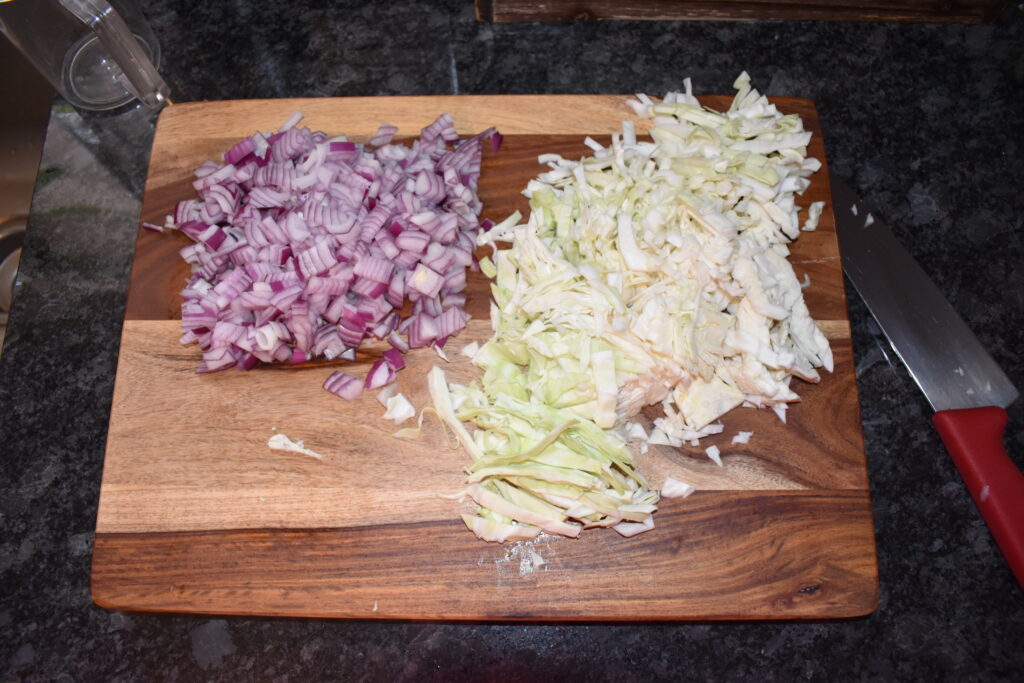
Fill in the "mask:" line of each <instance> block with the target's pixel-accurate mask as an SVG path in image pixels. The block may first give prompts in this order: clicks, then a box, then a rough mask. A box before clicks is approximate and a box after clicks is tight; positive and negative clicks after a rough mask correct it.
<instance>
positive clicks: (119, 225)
mask: <svg viewBox="0 0 1024 683" xmlns="http://www.w3.org/2000/svg"><path fill="white" fill-rule="evenodd" d="M143 6H144V9H145V11H146V14H147V16H148V17H149V19H150V21H151V23H152V25H153V27H154V29H155V31H156V34H157V35H158V36H159V38H160V40H161V42H162V46H163V52H164V64H163V65H162V68H161V70H162V72H163V73H164V75H165V77H166V78H167V80H168V82H169V83H170V85H171V87H172V90H173V92H172V98H173V99H174V100H175V101H177V102H180V101H189V100H205V99H231V98H255V97H297V96H346V95H407V94H453V93H458V94H468V93H605V92H611V93H631V92H647V93H651V94H663V93H664V92H665V91H666V90H669V89H679V88H681V87H682V81H683V78H685V77H687V76H690V77H692V78H693V81H694V87H695V91H696V92H697V93H698V94H702V93H703V94H729V93H731V92H732V88H731V84H732V82H733V80H734V79H735V78H736V76H737V75H738V74H739V72H740V71H742V70H747V71H749V72H750V74H751V75H752V77H753V79H754V84H755V86H756V87H758V88H760V89H761V90H763V91H765V92H767V94H769V95H780V96H781V95H786V96H794V97H804V98H809V99H811V100H813V101H814V102H815V103H816V104H817V106H818V108H819V111H820V114H821V120H822V124H823V127H824V131H825V144H826V150H827V153H828V161H829V163H830V164H831V166H832V168H833V169H834V171H836V172H837V173H838V174H840V175H842V176H844V177H846V178H847V179H848V180H849V181H850V183H851V184H852V185H853V186H854V187H855V188H856V189H857V190H858V191H860V192H861V193H862V194H863V195H864V196H866V197H868V198H869V200H870V202H871V203H873V204H874V205H875V207H876V215H877V216H880V217H883V218H885V219H887V220H888V222H889V223H890V225H891V226H892V228H893V230H894V231H895V232H896V234H897V236H898V237H899V238H900V239H901V240H902V242H903V243H904V244H905V245H906V247H907V248H908V250H909V251H910V252H911V253H913V254H914V256H916V257H917V258H918V259H919V260H920V262H921V264H922V266H923V267H924V269H925V270H926V271H928V273H929V274H930V275H931V276H932V277H933V278H934V279H935V280H936V282H937V283H938V284H939V286H940V288H942V289H943V290H944V291H945V292H946V293H947V294H948V296H949V297H950V300H951V301H952V304H953V306H954V307H955V308H956V309H957V310H958V311H959V312H960V313H961V315H963V317H964V318H965V320H966V321H967V322H968V324H969V325H970V326H971V327H972V328H973V329H974V330H975V332H976V333H977V334H978V336H979V337H980V338H981V340H982V342H983V343H984V344H985V345H986V346H987V347H988V348H989V349H990V350H991V352H992V355H993V356H994V357H995V359H996V360H997V362H998V363H999V364H1000V365H1001V366H1002V367H1003V368H1004V369H1005V370H1006V372H1007V374H1008V375H1009V376H1010V378H1011V380H1012V381H1013V382H1014V383H1015V384H1016V385H1017V386H1018V387H1020V386H1024V363H1022V359H1021V349H1022V344H1021V340H1022V332H1021V330H1024V320H1022V318H1024V306H1022V303H1024V302H1022V297H1024V280H1022V275H1021V265H1020V264H1021V256H1022V253H1024V250H1022V232H1024V192H1022V190H1021V179H1022V178H1024V163H1022V158H1024V153H1022V150H1021V142H1022V139H1024V136H1022V135H1021V131H1022V130H1024V101H1022V98H1024V96H1022V92H1024V51H1022V46H1024V11H1021V10H1020V9H1018V8H1017V7H1011V8H1010V9H1008V10H1007V11H1006V12H1005V13H1004V14H1003V16H1002V17H1001V18H1000V20H999V21H998V22H996V23H993V24H987V25H976V26H964V25H937V24H880V23H819V22H744V23H728V22H614V23H613V22H608V23H597V24H548V25H543V24H520V25H516V24H505V25H490V24H480V23H477V22H476V21H475V20H474V17H473V11H472V4H471V3H470V2H457V1H455V0H446V1H435V2H412V1H409V0H406V1H405V2H390V3H365V4H364V3H357V2H329V3H328V2H318V1H316V0H299V1H298V2H293V3H288V4H287V5H285V4H284V3H253V2H248V1H247V0H237V1H235V2H225V3H199V2H189V1H186V0H171V1H168V2H155V1H149V2H144V3H143ZM12 101H14V102H16V99H14V100H12ZM151 136H152V121H151V117H149V116H147V115H146V114H145V113H144V112H140V111H129V112H121V113H118V114H116V115H95V114H93V115H87V116H81V115H79V114H78V113H76V112H74V111H73V110H70V109H68V108H67V107H66V106H64V105H62V104H61V103H59V102H58V103H57V104H56V105H55V106H54V108H53V111H52V116H51V120H50V124H49V128H48V132H47V139H46V145H45V148H44V151H43V160H42V164H41V167H40V175H39V181H38V183H37V187H36V193H35V198H34V203H33V208H32V213H31V217H30V222H29V235H28V241H27V244H26V251H25V254H24V256H23V260H22V270H21V274H20V276H19V283H18V286H17V293H16V299H15V305H14V310H13V312H12V315H11V319H10V326H9V328H8V332H7V340H6V344H5V347H4V351H3V355H2V356H0V449H2V457H0V467H2V478H0V481H2V482H3V491H2V494H0V519H2V521H3V529H4V532H5V533H4V535H3V538H2V539H0V585H2V586H3V589H2V590H3V593H2V595H0V628H2V633H3V638H0V671H3V672H4V673H3V676H4V680H21V679H25V680H54V679H69V680H135V679H160V680H164V679H166V680H197V679H198V680H203V679H209V680H250V679H253V680H309V679H317V678H337V679H343V680H395V679H398V680H417V681H418V680H439V681H440V680H453V679H462V678H473V679H484V680H503V681H505V680H508V681H516V680H543V679H553V678H568V679H574V680H575V679H581V678H587V679H590V680H634V679H637V680H647V679H666V678H683V677H687V678H689V677H693V678H697V679H708V680H719V679H726V680H727V679H773V680H795V679H810V680H832V679H836V678H839V679H868V680H979V681H980V680H984V681H989V680H1014V679H1017V680H1020V679H1021V677H1022V675H1024V592H1022V590H1021V589H1020V588H1019V587H1018V586H1017V584H1016V583H1015V582H1014V580H1013V577H1012V575H1011V574H1010V572H1009V570H1008V568H1007V567H1006V565H1005V563H1004V561H1003V559H1002V557H1001V556H1000V554H999V552H998V550H997V549H996V547H995V546H994V544H993V542H992V540H991V537H990V536H989V534H988V532H987V529H986V527H985V525H984V523H983V522H982V521H981V519H980V518H979V516H978V514H977V511H976V509H975V508H974V505H973V503H972V502H971V500H970V498H969V496H968V495H967V493H966V491H965V489H964V487H963V485H962V483H961V481H960V479H959V477H958V475H957V473H956V470H955V468H954V467H953V465H952V463H951V462H950V460H949V458H948V456H947V455H946V453H945V451H944V449H943V447H942V444H941V442H940V441H939V439H938V437H937V436H936V435H935V433H934V431H933V430H932V428H931V425H930V421H929V420H930V412H931V411H930V409H929V406H928V404H927V402H926V401H925V399H924V398H923V396H921V395H920V393H919V392H918V391H917V389H916V387H915V386H914V384H913V382H912V380H911V379H910V378H909V377H908V375H907V373H906V371H905V370H904V369H903V368H902V367H901V366H899V365H898V363H895V362H894V361H893V359H892V353H891V351H890V350H889V349H888V347H887V346H886V344H885V343H884V340H882V339H881V338H880V336H879V332H878V328H877V326H876V325H875V324H874V323H873V322H872V321H871V320H870V318H869V315H868V314H867V311H866V309H865V308H864V305H863V303H862V302H861V301H860V299H859V298H858V297H857V295H856V294H855V293H852V292H851V293H850V296H849V305H850V316H851V321H852V324H853V333H854V343H855V350H856V353H857V361H858V362H857V376H858V385H859V389H860V392H861V406H862V414H863V422H864V437H865V444H866V450H867V457H868V463H869V469H870V479H871V486H872V495H873V505H874V513H875V524H876V534H877V541H878V552H879V558H878V559H879V573H880V600H879V605H878V609H877V611H876V612H875V613H874V614H873V615H871V616H869V617H867V618H863V619H856V620H852V621H844V622H818V623H760V624H758V623H749V624H653V625H625V624H623V625H543V624H542V625H464V624H416V623H368V622H364V623H352V622H331V621H310V620H266V619H242V618H210V617H203V616H176V615H142V614H121V613H114V612H108V611H105V610H103V609H100V608H98V607H96V606H94V605H93V604H92V602H91V600H90V597H89V564H90V560H91V549H92V533H93V529H94V525H95V514H96V507H97V498H98V492H99V483H100V476H101V472H102V463H103V449H104V442H105V434H106V425H107V420H108V417H109V410H110V398H111V391H112V383H113V377H114V370H115V365H116V357H117V344H118V338H119V333H120V326H121V317H122V314H123V306H124V296H125V292H126V288H127V283H128V271H129V267H130V259H131V253H132V247H133V241H134V235H135V230H136V221H137V218H138V209H139V202H140V200H141V189H142V183H143V180H144V177H145V169H146V165H147V163H148V153H149V152H148V150H149V144H150V140H151ZM1009 412H1010V421H1011V422H1010V427H1009V429H1008V430H1007V438H1006V445H1007V449H1008V451H1009V452H1010V454H1011V457H1013V458H1014V459H1015V461H1016V462H1017V463H1018V464H1020V463H1021V462H1022V453H1021V451H1022V445H1024V429H1022V425H1024V421H1022V420H1024V415H1022V409H1021V402H1020V401H1018V402H1017V403H1016V404H1014V405H1013V406H1012V407H1011V409H1010V410H1009ZM623 580H628V577H623ZM723 599H728V598H727V596H723Z"/></svg>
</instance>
